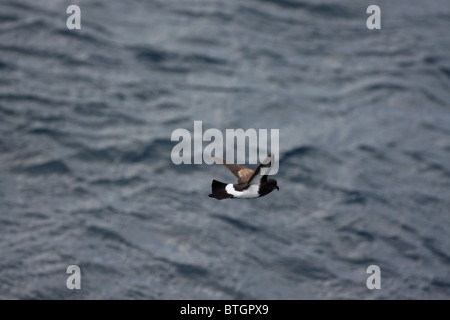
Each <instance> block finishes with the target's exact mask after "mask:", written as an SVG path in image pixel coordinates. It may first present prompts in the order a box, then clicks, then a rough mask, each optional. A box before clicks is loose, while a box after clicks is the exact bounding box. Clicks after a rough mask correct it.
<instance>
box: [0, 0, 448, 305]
mask: <svg viewBox="0 0 450 320" xmlns="http://www.w3.org/2000/svg"><path fill="white" fill-rule="evenodd" d="M70 4H76V5H79V6H80V8H81V30H68V29H67V27H66V19H67V17H68V16H69V14H67V13H66V9H67V6H69V5H70ZM371 4H377V5H379V6H380V8H381V29H380V30H368V29H367V27H366V19H367V18H368V17H369V15H368V14H367V13H366V9H367V7H368V6H369V5H371ZM449 27H450V5H449V2H448V1H444V0H442V1H429V2H427V1H418V0H408V1H406V0H401V1H356V0H352V1H339V2H338V1H331V0H328V1H323V0H320V1H313V0H302V1H299V0H280V1H275V0H245V1H219V0H211V1H206V0H203V1H194V0H190V1H185V0H171V1H162V0H159V1H144V0H131V1H119V0H110V1H100V0H97V1H95V0H90V1H76V0H73V1H48V0H38V1H36V0H33V1H32V0H2V1H1V2H0V298H1V299H449V298H450V235H449V226H450V210H449V208H450V192H449V187H450V165H449V159H450V108H449V107H450V105H449V101H450V90H449V88H450V51H449V50H448V49H449V48H450V37H449ZM195 120H199V121H203V127H204V129H206V128H218V129H220V130H225V129H227V128H233V129H234V128H243V129H248V128H254V129H279V130H280V170H279V172H278V174H277V175H276V176H275V178H276V179H277V180H278V184H279V186H280V189H281V190H280V191H279V192H277V191H274V192H273V193H271V194H269V195H267V196H265V197H263V198H259V199H255V200H224V201H217V200H215V199H211V198H209V197H208V194H209V193H210V185H211V181H212V179H217V180H220V181H227V182H233V181H234V179H235V178H234V176H233V175H232V174H231V173H230V172H228V171H227V169H226V168H224V167H222V166H219V165H206V164H202V165H179V166H176V165H174V164H173V163H172V161H171V150H172V148H173V147H174V145H175V144H176V143H175V142H172V141H171V140H170V138H171V134H172V132H173V130H175V129H177V128H186V129H188V130H190V131H192V130H193V123H194V121H195ZM251 167H252V168H254V167H255V166H251ZM69 265H78V266H79V267H80V268H81V290H69V289H68V288H67V287H66V280H67V278H68V277H69V274H67V273H66V269H67V267H68V266H69ZM370 265H377V266H379V267H380V270H381V289H379V290H377V289H375V290H369V289H368V288H367V286H366V280H367V278H368V276H369V274H367V273H366V269H367V267H368V266H370Z"/></svg>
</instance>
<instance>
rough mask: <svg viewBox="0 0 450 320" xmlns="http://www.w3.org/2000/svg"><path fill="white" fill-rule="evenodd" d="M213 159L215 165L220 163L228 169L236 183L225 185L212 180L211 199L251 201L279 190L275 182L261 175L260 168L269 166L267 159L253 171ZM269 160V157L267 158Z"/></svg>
mask: <svg viewBox="0 0 450 320" xmlns="http://www.w3.org/2000/svg"><path fill="white" fill-rule="evenodd" d="M213 158H214V159H215V160H216V162H217V163H222V164H223V165H225V166H226V167H227V168H228V169H230V171H231V172H232V173H233V174H234V175H235V176H236V177H237V178H238V183H237V184H232V183H228V184H227V183H223V182H220V181H217V180H213V181H212V184H211V189H212V193H211V194H210V195H209V196H210V197H211V198H216V199H217V200H222V199H228V198H238V199H253V198H259V197H262V196H265V195H266V194H268V193H271V192H272V191H273V190H274V189H277V190H280V188H278V185H277V180H275V179H268V178H267V175H263V174H262V173H261V168H267V167H270V166H271V161H270V162H268V161H267V159H266V161H264V162H263V163H261V164H260V165H259V166H258V168H256V170H255V171H253V170H252V169H249V168H247V167H245V166H243V165H240V164H231V163H226V162H225V161H224V160H222V159H219V158H216V157H213ZM269 158H271V157H270V156H269ZM269 158H268V159H269ZM272 159H273V158H272Z"/></svg>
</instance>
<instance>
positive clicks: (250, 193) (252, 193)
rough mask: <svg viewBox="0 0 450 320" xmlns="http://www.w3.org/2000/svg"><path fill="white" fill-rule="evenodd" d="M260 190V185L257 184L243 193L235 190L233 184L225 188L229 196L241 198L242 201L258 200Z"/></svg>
mask: <svg viewBox="0 0 450 320" xmlns="http://www.w3.org/2000/svg"><path fill="white" fill-rule="evenodd" d="M258 190H259V185H257V184H253V185H250V186H249V187H248V188H247V189H245V190H243V191H237V190H235V189H234V187H233V184H232V183H229V184H227V186H226V187H225V191H226V192H227V193H228V194H231V195H232V196H234V197H236V198H241V199H252V198H258V197H259V193H258Z"/></svg>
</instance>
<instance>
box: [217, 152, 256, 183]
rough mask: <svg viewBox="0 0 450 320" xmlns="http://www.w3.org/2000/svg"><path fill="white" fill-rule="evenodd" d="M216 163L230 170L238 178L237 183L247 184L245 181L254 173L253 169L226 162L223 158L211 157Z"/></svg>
mask: <svg viewBox="0 0 450 320" xmlns="http://www.w3.org/2000/svg"><path fill="white" fill-rule="evenodd" d="M213 158H214V159H215V160H216V161H217V162H218V163H221V164H223V165H224V166H226V167H227V168H228V169H230V171H231V172H232V173H233V174H234V175H235V176H236V178H238V184H242V185H244V184H245V185H247V182H248V181H249V179H250V178H251V177H252V175H253V174H254V171H253V170H252V169H249V168H247V167H245V166H243V165H240V164H232V163H226V162H225V161H224V160H222V159H220V158H217V157H213Z"/></svg>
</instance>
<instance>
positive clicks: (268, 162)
mask: <svg viewBox="0 0 450 320" xmlns="http://www.w3.org/2000/svg"><path fill="white" fill-rule="evenodd" d="M272 161H273V156H272V155H269V156H268V157H267V158H266V159H265V160H264V161H263V162H262V163H261V164H260V165H259V166H258V168H256V170H255V172H254V173H253V174H252V176H251V177H250V178H249V179H248V181H247V186H245V188H248V187H249V186H251V185H253V184H257V185H259V184H260V182H265V181H267V173H268V171H267V170H261V169H263V168H270V167H271V166H272ZM262 171H264V172H262ZM245 188H244V189H245Z"/></svg>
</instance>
